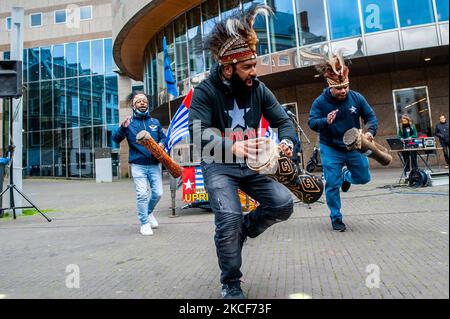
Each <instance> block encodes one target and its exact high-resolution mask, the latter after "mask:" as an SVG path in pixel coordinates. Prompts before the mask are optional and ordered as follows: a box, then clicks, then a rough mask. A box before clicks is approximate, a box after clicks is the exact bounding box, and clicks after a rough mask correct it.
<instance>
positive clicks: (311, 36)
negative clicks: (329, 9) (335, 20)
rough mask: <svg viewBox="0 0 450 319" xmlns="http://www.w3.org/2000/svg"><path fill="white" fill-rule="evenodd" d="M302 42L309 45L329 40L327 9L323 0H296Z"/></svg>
mask: <svg viewBox="0 0 450 319" xmlns="http://www.w3.org/2000/svg"><path fill="white" fill-rule="evenodd" d="M296 5H297V25H298V28H299V34H300V44H301V45H302V46H303V45H308V44H313V43H318V42H323V41H326V40H327V30H326V20H325V9H324V7H323V2H322V1H317V0H296Z"/></svg>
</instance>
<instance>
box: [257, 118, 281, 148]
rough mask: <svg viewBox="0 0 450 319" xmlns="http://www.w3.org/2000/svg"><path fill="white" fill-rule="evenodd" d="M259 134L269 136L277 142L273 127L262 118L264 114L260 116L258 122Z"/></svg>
mask: <svg viewBox="0 0 450 319" xmlns="http://www.w3.org/2000/svg"><path fill="white" fill-rule="evenodd" d="M259 136H261V137H263V136H264V137H267V138H270V139H271V140H274V141H275V142H277V143H278V142H279V140H278V134H277V133H275V132H274V131H273V129H272V128H271V127H270V125H269V122H268V121H267V120H266V119H265V118H264V116H263V117H261V122H260V123H259Z"/></svg>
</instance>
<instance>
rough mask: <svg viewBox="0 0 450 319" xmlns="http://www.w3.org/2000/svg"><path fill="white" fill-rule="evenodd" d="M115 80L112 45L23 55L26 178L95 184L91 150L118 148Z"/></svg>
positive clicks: (83, 45)
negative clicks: (68, 179)
mask: <svg viewBox="0 0 450 319" xmlns="http://www.w3.org/2000/svg"><path fill="white" fill-rule="evenodd" d="M5 56H7V54H4V57H5ZM117 77H118V76H117V74H116V73H114V72H113V60H112V40H111V39H99V40H92V41H83V42H78V43H75V42H74V43H65V44H56V45H53V46H48V47H41V48H30V49H25V50H24V80H23V81H24V95H23V98H24V104H23V105H24V106H23V108H24V115H23V129H24V135H23V145H24V156H23V166H24V168H25V169H24V174H25V175H26V176H49V177H50V176H54V177H74V178H94V176H95V163H94V162H95V158H94V153H95V149H97V148H112V149H115V150H118V148H119V146H118V145H116V144H115V143H114V142H113V141H112V139H111V136H112V131H113V130H114V129H116V128H117V126H118V124H119V93H118V78H117ZM5 116H7V114H4V120H5V119H6V118H5ZM4 123H5V122H4ZM5 124H6V123H5Z"/></svg>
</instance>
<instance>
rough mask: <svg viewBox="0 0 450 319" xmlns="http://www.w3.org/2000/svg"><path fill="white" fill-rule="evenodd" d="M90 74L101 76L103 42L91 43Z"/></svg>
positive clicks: (102, 71) (102, 70)
mask: <svg viewBox="0 0 450 319" xmlns="http://www.w3.org/2000/svg"><path fill="white" fill-rule="evenodd" d="M91 61H92V74H94V75H96V74H103V73H104V69H103V67H104V64H103V40H96V41H92V42H91Z"/></svg>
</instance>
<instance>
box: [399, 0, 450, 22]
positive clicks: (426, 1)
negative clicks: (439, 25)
mask: <svg viewBox="0 0 450 319" xmlns="http://www.w3.org/2000/svg"><path fill="white" fill-rule="evenodd" d="M397 2H398V11H399V15H400V26H401V27H409V26H413V25H419V24H425V23H431V22H434V14H433V3H432V0H397ZM447 3H448V1H447Z"/></svg>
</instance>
